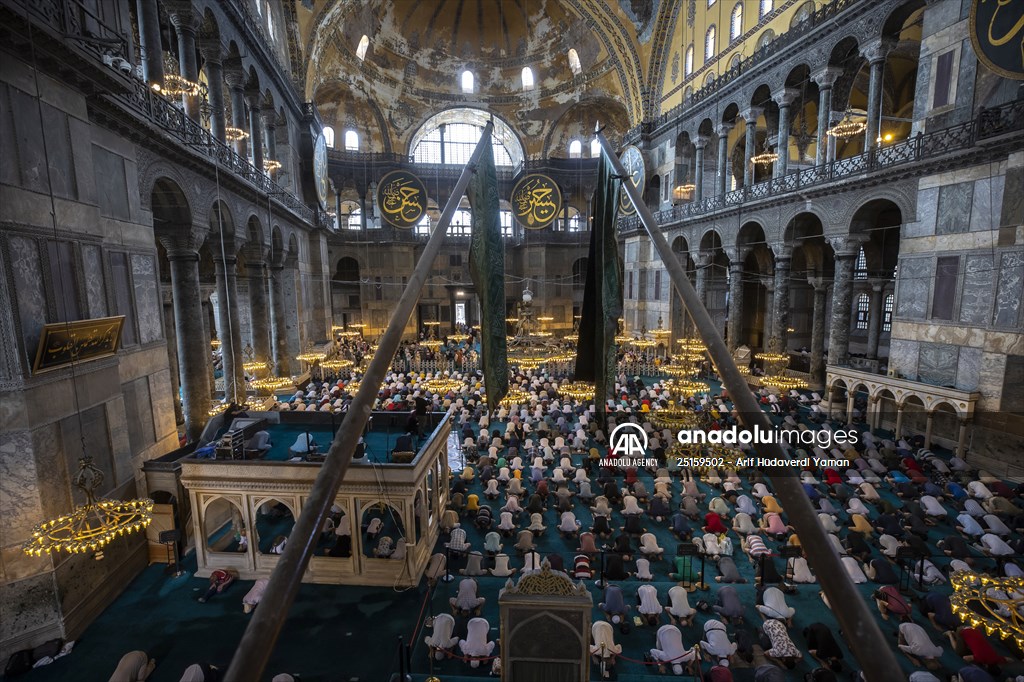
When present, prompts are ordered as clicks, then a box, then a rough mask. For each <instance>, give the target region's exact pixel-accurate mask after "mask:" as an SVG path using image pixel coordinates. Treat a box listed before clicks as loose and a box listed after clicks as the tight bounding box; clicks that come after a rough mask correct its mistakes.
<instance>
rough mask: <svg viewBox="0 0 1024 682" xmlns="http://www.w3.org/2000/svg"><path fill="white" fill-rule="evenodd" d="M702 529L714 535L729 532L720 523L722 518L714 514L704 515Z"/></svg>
mask: <svg viewBox="0 0 1024 682" xmlns="http://www.w3.org/2000/svg"><path fill="white" fill-rule="evenodd" d="M704 527H705V528H706V529H707V530H708V532H710V533H715V534H716V535H718V534H721V533H728V532H729V529H728V528H726V527H725V524H723V523H722V517H721V516H719V515H718V514H716V513H714V512H710V513H707V514H705V515H704Z"/></svg>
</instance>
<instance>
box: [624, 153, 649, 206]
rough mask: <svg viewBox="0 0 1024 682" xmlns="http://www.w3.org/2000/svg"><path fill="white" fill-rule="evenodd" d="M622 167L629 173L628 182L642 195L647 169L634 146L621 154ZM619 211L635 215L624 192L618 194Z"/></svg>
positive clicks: (631, 202)
mask: <svg viewBox="0 0 1024 682" xmlns="http://www.w3.org/2000/svg"><path fill="white" fill-rule="evenodd" d="M621 160H622V167H623V168H624V169H625V170H626V172H627V173H629V180H630V182H632V183H633V186H634V187H636V188H637V189H638V190H639V191H640V193H641V194H642V193H643V191H644V184H645V182H646V180H645V179H646V177H647V168H646V166H645V165H644V156H643V154H642V153H641V152H640V150H639V149H637V148H636V147H635V146H633V145H630V146H628V147H626V149H625V150H624V151H623V152H622V156H621ZM619 211H621V212H622V213H623V214H625V215H631V214H633V213H636V208H635V207H634V206H633V201H632V200H631V199H630V198H629V195H628V194H627V193H626V191H625V190H623V191H621V192H619Z"/></svg>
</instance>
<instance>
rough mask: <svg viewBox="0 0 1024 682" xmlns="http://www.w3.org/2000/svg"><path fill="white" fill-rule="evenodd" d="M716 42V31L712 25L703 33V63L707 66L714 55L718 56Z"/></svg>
mask: <svg viewBox="0 0 1024 682" xmlns="http://www.w3.org/2000/svg"><path fill="white" fill-rule="evenodd" d="M717 41H718V29H717V28H716V27H715V25H714V24H711V25H710V26H708V30H707V31H705V32H704V63H705V64H707V63H708V62H710V61H711V60H712V59H714V58H715V55H717V54H718V52H717V51H716V48H717Z"/></svg>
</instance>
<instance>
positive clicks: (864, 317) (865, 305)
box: [857, 294, 871, 329]
mask: <svg viewBox="0 0 1024 682" xmlns="http://www.w3.org/2000/svg"><path fill="white" fill-rule="evenodd" d="M870 313H871V299H870V298H869V297H868V295H867V294H860V295H858V296H857V329H867V328H868V315H870Z"/></svg>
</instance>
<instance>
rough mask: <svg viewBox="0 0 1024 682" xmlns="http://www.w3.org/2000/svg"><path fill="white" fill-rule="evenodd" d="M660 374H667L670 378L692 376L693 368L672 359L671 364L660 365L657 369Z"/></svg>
mask: <svg viewBox="0 0 1024 682" xmlns="http://www.w3.org/2000/svg"><path fill="white" fill-rule="evenodd" d="M659 371H660V372H661V373H662V374H667V375H669V376H670V377H680V378H682V377H688V376H690V375H691V374H693V367H692V366H691V365H688V364H682V363H681V362H679V360H678V359H673V361H672V362H670V363H668V364H666V365H662V366H661V367H660V369H659Z"/></svg>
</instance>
